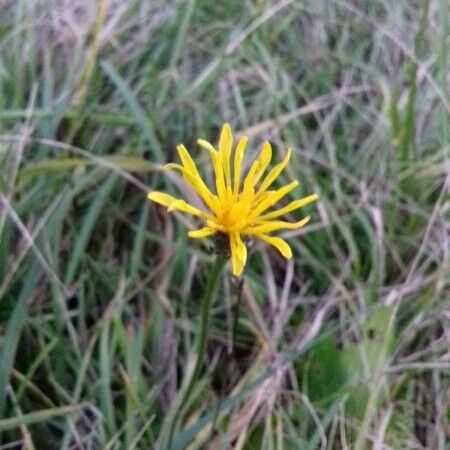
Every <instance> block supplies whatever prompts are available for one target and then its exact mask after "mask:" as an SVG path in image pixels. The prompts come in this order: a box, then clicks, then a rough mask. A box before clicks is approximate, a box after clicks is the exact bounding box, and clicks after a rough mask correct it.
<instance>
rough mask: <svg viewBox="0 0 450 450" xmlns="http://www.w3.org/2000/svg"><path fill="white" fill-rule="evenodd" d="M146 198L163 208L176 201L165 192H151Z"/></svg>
mask: <svg viewBox="0 0 450 450" xmlns="http://www.w3.org/2000/svg"><path fill="white" fill-rule="evenodd" d="M147 198H148V199H149V200H151V201H153V202H155V203H159V204H160V205H163V206H170V205H171V204H172V203H173V202H176V201H177V199H176V198H175V197H172V196H171V195H169V194H166V193H165V192H158V191H151V192H149V193H148V194H147Z"/></svg>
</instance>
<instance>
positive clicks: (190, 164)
mask: <svg viewBox="0 0 450 450" xmlns="http://www.w3.org/2000/svg"><path fill="white" fill-rule="evenodd" d="M177 150H178V155H179V157H180V159H181V163H182V164H183V167H185V168H186V169H187V170H188V171H189V172H191V173H192V174H195V175H197V174H198V173H199V172H198V169H197V166H196V165H195V162H194V160H193V159H192V157H191V155H190V154H189V152H188V151H187V149H186V147H185V146H184V145H183V144H180V145H177Z"/></svg>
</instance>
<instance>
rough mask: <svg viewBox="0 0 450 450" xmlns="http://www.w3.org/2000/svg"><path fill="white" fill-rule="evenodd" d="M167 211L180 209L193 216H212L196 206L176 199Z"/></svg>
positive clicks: (206, 217)
mask: <svg viewBox="0 0 450 450" xmlns="http://www.w3.org/2000/svg"><path fill="white" fill-rule="evenodd" d="M167 211H169V212H170V211H182V212H185V213H187V214H191V215H193V216H197V217H202V218H203V219H211V218H212V216H211V215H210V214H207V213H205V212H204V211H202V210H201V209H198V208H196V207H195V206H192V205H190V204H189V203H187V202H185V201H184V200H177V201H175V202H173V203H172V204H171V205H170V206H169V208H168V209H167Z"/></svg>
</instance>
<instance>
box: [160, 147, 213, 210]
mask: <svg viewBox="0 0 450 450" xmlns="http://www.w3.org/2000/svg"><path fill="white" fill-rule="evenodd" d="M177 148H178V151H179V153H180V159H181V160H182V161H183V160H184V161H183V164H184V165H183V166H181V165H180V164H175V163H168V164H166V165H165V166H163V168H164V169H169V170H170V169H174V170H178V171H180V172H181V174H182V175H183V179H184V181H186V183H188V184H189V185H190V186H191V187H192V189H194V190H195V191H196V192H197V193H198V195H199V196H200V197H201V199H202V200H203V201H204V202H205V204H206V206H208V208H209V209H210V210H211V211H213V212H214V213H215V214H216V213H217V200H216V199H215V198H214V195H213V194H212V193H211V191H210V190H209V188H208V186H207V185H206V183H205V182H204V181H203V178H202V177H201V175H200V173H199V172H198V170H197V167H196V165H195V163H194V161H193V160H192V158H191V157H190V156H189V154H188V153H187V150H186V148H185V147H184V145H179V146H178V147H177ZM184 151H185V152H186V153H187V157H186V153H184ZM181 155H183V157H182V156H181ZM189 160H191V162H189Z"/></svg>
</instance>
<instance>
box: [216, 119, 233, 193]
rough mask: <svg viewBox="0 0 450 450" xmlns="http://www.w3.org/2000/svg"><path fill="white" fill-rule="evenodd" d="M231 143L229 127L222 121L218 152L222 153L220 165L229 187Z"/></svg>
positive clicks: (231, 136)
mask: <svg viewBox="0 0 450 450" xmlns="http://www.w3.org/2000/svg"><path fill="white" fill-rule="evenodd" d="M232 145H233V135H232V134H231V128H230V125H229V124H228V123H224V124H223V127H222V131H221V133H220V138H219V152H220V153H221V155H222V167H223V172H224V174H225V183H226V185H227V187H229V188H230V189H231V187H232V186H231V169H230V157H231V147H232Z"/></svg>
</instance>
